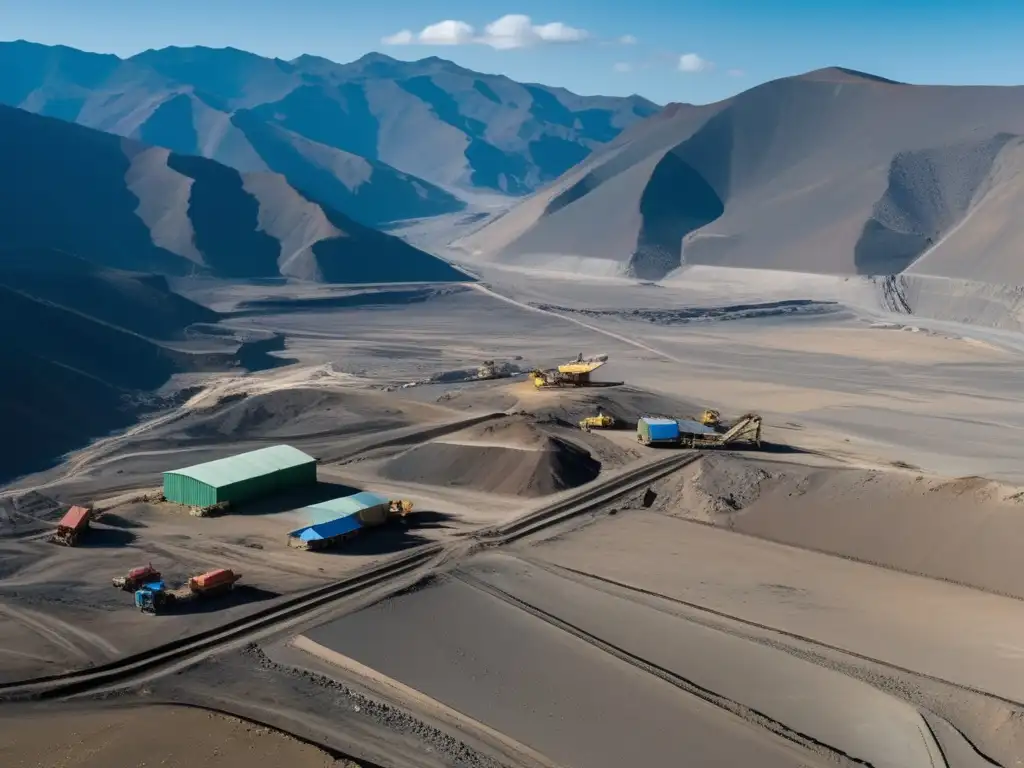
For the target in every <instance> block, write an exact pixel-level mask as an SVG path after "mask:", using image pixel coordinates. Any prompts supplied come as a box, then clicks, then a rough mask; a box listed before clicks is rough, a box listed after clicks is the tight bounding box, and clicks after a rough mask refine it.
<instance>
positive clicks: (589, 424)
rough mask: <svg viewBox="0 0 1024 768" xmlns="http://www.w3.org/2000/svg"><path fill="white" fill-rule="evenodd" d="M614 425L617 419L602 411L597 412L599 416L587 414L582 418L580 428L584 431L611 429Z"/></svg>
mask: <svg viewBox="0 0 1024 768" xmlns="http://www.w3.org/2000/svg"><path fill="white" fill-rule="evenodd" d="M614 426H615V419H614V418H612V417H611V416H607V415H605V414H604V413H602V412H601V411H598V412H597V416H587V417H586V418H585V419H581V420H580V429H582V430H583V431H584V432H589V431H590V430H592V429H611V428H612V427H614Z"/></svg>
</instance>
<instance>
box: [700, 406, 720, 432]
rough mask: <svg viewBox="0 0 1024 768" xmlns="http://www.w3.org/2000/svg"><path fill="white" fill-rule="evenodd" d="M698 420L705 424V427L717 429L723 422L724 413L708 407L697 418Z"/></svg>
mask: <svg viewBox="0 0 1024 768" xmlns="http://www.w3.org/2000/svg"><path fill="white" fill-rule="evenodd" d="M696 421H698V422H700V423H701V424H703V425H704V426H705V427H711V428H712V429H717V428H718V427H719V426H721V424H722V414H720V413H719V412H718V411H716V410H715V409H714V408H708V409H707V410H705V411H704V412H703V413H701V415H700V416H699V417H698V418H697V419H696Z"/></svg>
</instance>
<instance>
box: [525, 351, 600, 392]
mask: <svg viewBox="0 0 1024 768" xmlns="http://www.w3.org/2000/svg"><path fill="white" fill-rule="evenodd" d="M607 362H608V355H597V356H596V357H589V358H586V359H584V358H583V355H582V354H580V355H578V356H577V358H576V359H575V360H572V361H570V362H568V363H563V364H562V365H560V366H558V367H557V368H552V369H550V370H547V371H542V370H540V369H536V370H534V371H531V372H530V378H531V379H533V386H535V387H537V388H538V389H540V388H541V387H590V386H593V382H592V381H591V380H590V374H592V373H593V372H594V371H596V370H597V369H598V368H600V367H601V366H602V365H604V364H605V363H607Z"/></svg>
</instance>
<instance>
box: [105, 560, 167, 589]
mask: <svg viewBox="0 0 1024 768" xmlns="http://www.w3.org/2000/svg"><path fill="white" fill-rule="evenodd" d="M111 581H112V582H113V584H114V587H115V588H116V589H121V590H124V591H125V592H134V591H135V590H137V589H139V587H141V586H142V585H143V584H150V583H152V582H154V581H160V571H158V570H157V569H156V568H154V567H153V564H152V563H150V564H149V565H140V566H139V567H138V568H132V569H131V570H130V571H128V573H127V574H126V575H125V576H115V577H114V578H113V579H111Z"/></svg>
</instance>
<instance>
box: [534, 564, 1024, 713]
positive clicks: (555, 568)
mask: <svg viewBox="0 0 1024 768" xmlns="http://www.w3.org/2000/svg"><path fill="white" fill-rule="evenodd" d="M516 557H518V558H519V559H521V560H523V561H525V562H528V563H530V564H531V565H534V566H536V567H538V568H542V569H544V570H546V571H548V572H549V573H554V574H556V575H558V574H559V572H560V571H561V572H563V573H568V574H573V575H575V576H581V577H583V578H584V579H587V580H592V581H596V582H599V583H603V584H606V585H610V586H613V587H617V588H619V589H622V590H626V591H628V592H634V593H637V594H641V595H646V596H648V597H654V598H657V599H659V600H664V601H665V602H667V603H675V604H676V605H681V606H683V607H685V608H689V609H690V610H692V611H696V612H698V613H702V614H705V615H708V616H714V617H716V618H719V619H726V620H727V621H730V622H733V623H735V624H740V625H742V626H746V627H750V628H752V629H756V630H759V631H761V632H770V633H772V634H776V635H780V636H782V637H786V638H789V639H791V640H797V641H799V642H801V643H805V644H807V645H810V646H814V647H817V648H822V649H825V650H827V651H832V652H833V653H838V654H842V655H844V656H849V657H851V658H854V659H857V660H859V661H866V662H869V663H871V664H875V665H878V666H879V667H883V668H885V669H889V670H892V671H893V672H898V673H900V674H904V675H913V676H914V677H918V678H920V679H922V680H927V681H929V682H933V683H938V684H940V685H944V686H949V687H951V688H955V689H957V690H961V691H966V692H968V693H973V694H975V695H978V696H982V697H984V698H987V699H992V700H994V701H998V702H999V703H1001V704H1006V705H1008V706H1011V707H1014V708H1016V709H1022V710H1024V702H1020V701H1016V700H1014V699H1010V698H1007V697H1005V696H1001V695H999V694H997V693H990V692H989V691H983V690H981V689H980V688H974V687H972V686H969V685H964V684H962V683H954V682H951V681H949V680H946V679H944V678H941V677H937V676H935V675H930V674H928V673H926V672H918V671H917V670H914V669H909V668H907V667H901V666H899V665H897V664H893V663H891V662H888V661H883V660H881V659H877V658H875V657H873V656H867V655H865V654H863V653H858V652H857V651H853V650H850V649H849V648H843V647H841V646H838V645H832V644H830V643H826V642H824V641H822V640H816V639H814V638H812V637H808V636H806V635H800V634H797V633H796V632H790V631H788V630H785V629H780V628H778V627H773V626H771V625H768V624H761V623H760V622H756V621H751V620H750V619H744V618H742V617H740V616H736V615H734V614H731V613H726V612H724V611H719V610H717V609H715V608H708V607H707V606H703V605H700V604H698V603H692V602H690V601H687V600H681V599H679V598H676V597H669V596H668V595H663V594H661V593H660V592H654V591H652V590H649V589H644V588H642V587H637V586H634V585H632V584H626V583H623V582H619V581H615V580H614V579H609V578H606V577H604V576H598V575H597V574H594V573H589V572H587V571H581V570H577V569H575V568H570V567H568V566H564V565H558V564H556V563H551V562H546V561H544V560H538V559H534V558H531V557H527V556H523V555H520V554H517V555H516ZM714 628H716V629H717V628H719V627H718V625H714ZM724 631H727V632H728V631H729V630H728V629H725V630H724ZM731 634H737V633H736V632H735V631H733V632H732V633H731ZM741 636H742V635H741Z"/></svg>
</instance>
